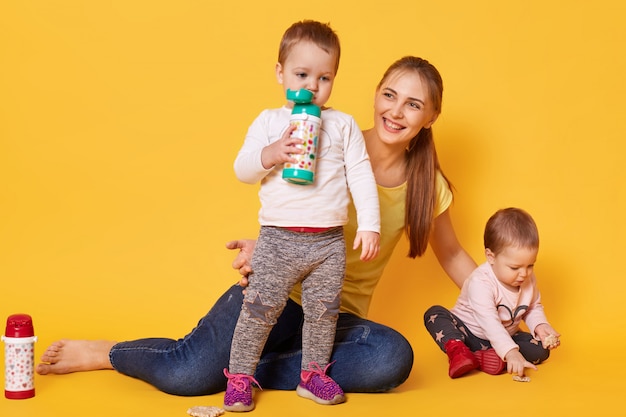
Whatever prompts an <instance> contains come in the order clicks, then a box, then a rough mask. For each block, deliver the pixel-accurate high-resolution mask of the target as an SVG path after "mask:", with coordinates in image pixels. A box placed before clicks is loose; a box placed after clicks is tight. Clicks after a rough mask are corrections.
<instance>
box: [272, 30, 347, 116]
mask: <svg viewBox="0 0 626 417" xmlns="http://www.w3.org/2000/svg"><path fill="white" fill-rule="evenodd" d="M335 63H336V57H335V56H334V55H332V54H329V53H327V52H326V51H324V50H323V49H321V48H320V47H319V46H317V45H316V44H314V43H313V42H308V41H304V42H299V43H297V44H296V45H294V46H293V47H292V49H291V52H290V53H289V55H288V56H287V59H286V60H285V62H284V63H283V64H282V65H281V64H280V63H279V64H276V78H277V79H278V82H279V83H280V84H282V85H283V89H284V91H285V92H286V91H287V89H290V90H294V91H298V90H300V89H301V88H304V89H307V90H310V91H312V92H313V93H314V94H315V97H314V98H313V103H315V104H317V105H318V106H320V107H323V106H324V104H326V102H327V101H328V99H329V98H330V93H331V92H332V90H333V83H334V82H335Z"/></svg>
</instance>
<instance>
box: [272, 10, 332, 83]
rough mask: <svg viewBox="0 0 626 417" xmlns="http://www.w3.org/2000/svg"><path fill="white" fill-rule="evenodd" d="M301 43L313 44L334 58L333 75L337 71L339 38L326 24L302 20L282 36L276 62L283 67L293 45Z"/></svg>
mask: <svg viewBox="0 0 626 417" xmlns="http://www.w3.org/2000/svg"><path fill="white" fill-rule="evenodd" d="M301 41H309V42H313V43H314V44H315V45H317V46H318V47H320V48H321V49H322V50H324V51H325V52H327V53H328V54H329V55H331V56H334V57H335V73H337V71H338V70H339V57H340V55H341V45H340V44H339V37H338V36H337V34H336V33H335V31H334V30H333V29H332V28H331V27H330V25H329V24H328V23H321V22H317V21H315V20H302V21H300V22H296V23H294V24H293V25H291V26H290V27H289V28H288V29H287V30H286V31H285V33H284V34H283V38H282V39H281V40H280V47H279V48H278V62H279V63H280V64H281V65H283V64H284V63H285V60H286V59H287V56H288V55H289V53H290V52H291V48H292V47H293V45H294V44H296V43H297V42H301Z"/></svg>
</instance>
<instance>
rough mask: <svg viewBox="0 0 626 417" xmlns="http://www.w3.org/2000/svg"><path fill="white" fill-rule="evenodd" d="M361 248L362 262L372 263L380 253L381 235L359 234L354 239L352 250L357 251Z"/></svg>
mask: <svg viewBox="0 0 626 417" xmlns="http://www.w3.org/2000/svg"><path fill="white" fill-rule="evenodd" d="M359 246H361V257H360V259H361V260H362V261H364V262H365V261H371V260H372V259H374V258H375V257H377V256H378V252H379V251H380V234H378V233H376V232H368V231H365V232H357V233H356V237H355V238H354V245H353V246H352V249H357V248H358V247H359Z"/></svg>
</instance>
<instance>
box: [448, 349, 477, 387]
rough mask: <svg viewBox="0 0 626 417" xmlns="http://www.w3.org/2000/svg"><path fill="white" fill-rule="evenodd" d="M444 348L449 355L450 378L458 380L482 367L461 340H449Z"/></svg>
mask: <svg viewBox="0 0 626 417" xmlns="http://www.w3.org/2000/svg"><path fill="white" fill-rule="evenodd" d="M443 348H444V349H445V351H446V354H447V355H448V362H449V364H450V367H449V369H448V375H450V378H458V377H460V376H462V375H465V374H466V373H468V372H469V371H471V370H473V369H476V368H478V367H479V366H480V364H479V363H478V360H477V359H476V358H475V357H474V355H473V354H472V351H471V350H469V348H468V347H467V346H466V345H465V343H463V342H462V341H460V340H448V341H447V342H446V344H445V345H444V347H443Z"/></svg>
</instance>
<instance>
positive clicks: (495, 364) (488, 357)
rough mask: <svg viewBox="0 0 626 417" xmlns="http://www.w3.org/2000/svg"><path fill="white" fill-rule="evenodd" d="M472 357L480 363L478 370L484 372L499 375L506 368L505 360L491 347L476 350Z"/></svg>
mask: <svg viewBox="0 0 626 417" xmlns="http://www.w3.org/2000/svg"><path fill="white" fill-rule="evenodd" d="M474 357H475V358H476V360H478V363H479V364H480V370H481V371H483V372H484V373H486V374H489V375H500V374H501V373H502V372H504V370H505V369H506V362H504V361H503V360H502V359H500V356H498V354H497V353H496V351H495V350H494V349H493V348H489V349H486V350H477V351H476V352H474Z"/></svg>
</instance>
